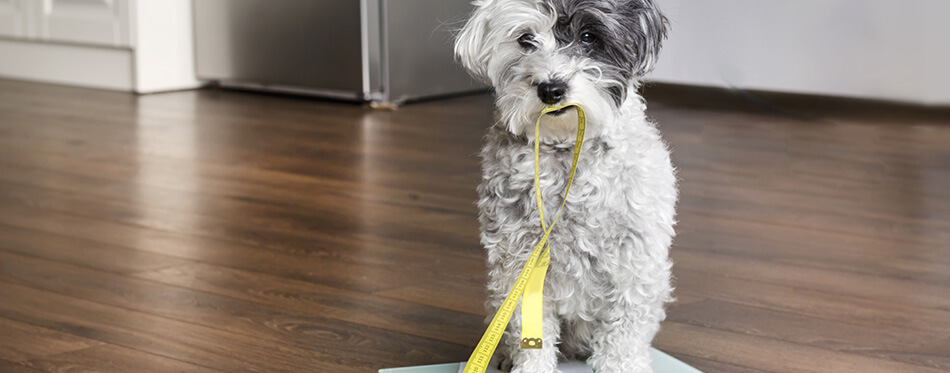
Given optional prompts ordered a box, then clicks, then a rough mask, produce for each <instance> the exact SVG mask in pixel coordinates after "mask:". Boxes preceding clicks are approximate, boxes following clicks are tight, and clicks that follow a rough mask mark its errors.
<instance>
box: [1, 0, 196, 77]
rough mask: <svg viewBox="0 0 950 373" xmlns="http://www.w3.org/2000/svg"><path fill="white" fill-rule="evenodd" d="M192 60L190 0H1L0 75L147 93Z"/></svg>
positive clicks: (187, 70) (187, 73) (190, 73)
mask: <svg viewBox="0 0 950 373" xmlns="http://www.w3.org/2000/svg"><path fill="white" fill-rule="evenodd" d="M194 64H195V63H194V31H193V22H192V0H0V78H13V79H20V80H35V81H42V82H50V83H61V84H69V85H79V86H85V87H95V88H105V89H113V90H122V91H133V92H138V93H151V92H159V91H167V90H178V89H187V88H193V87H197V86H199V84H200V83H199V82H198V80H197V79H196V77H195V73H194Z"/></svg>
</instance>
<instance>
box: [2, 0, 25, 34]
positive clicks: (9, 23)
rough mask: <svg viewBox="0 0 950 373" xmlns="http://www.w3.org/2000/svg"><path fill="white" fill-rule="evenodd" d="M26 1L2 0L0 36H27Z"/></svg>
mask: <svg viewBox="0 0 950 373" xmlns="http://www.w3.org/2000/svg"><path fill="white" fill-rule="evenodd" d="M23 1H24V0H0V36H6V37H14V38H22V37H25V36H26V12H25V11H24V2H23Z"/></svg>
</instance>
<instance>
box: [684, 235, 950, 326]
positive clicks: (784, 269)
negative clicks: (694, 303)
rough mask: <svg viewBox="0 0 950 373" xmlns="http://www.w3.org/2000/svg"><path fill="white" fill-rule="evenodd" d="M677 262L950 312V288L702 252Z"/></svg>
mask: <svg viewBox="0 0 950 373" xmlns="http://www.w3.org/2000/svg"><path fill="white" fill-rule="evenodd" d="M674 259H675V260H676V263H677V265H679V266H680V268H682V269H683V270H688V271H697V272H707V273H715V274H718V275H723V276H728V277H731V278H735V279H744V280H748V281H757V282H761V283H769V284H777V285H782V286H790V287H794V288H805V289H812V290H815V291H820V292H825V293H830V294H840V295H844V296H849V297H858V298H864V299H868V300H877V301H882V302H894V303H900V304H912V305H915V306H917V307H920V308H925V309H936V310H942V311H946V312H950V285H931V284H927V283H922V282H919V281H911V280H904V279H895V278H885V277H880V276H873V275H866V274H856V273H848V272H843V271H832V270H825V269H814V268H807V267H802V266H797V265H790V264H783V263H776V262H771V261H768V260H760V259H753V258H748V257H738V258H736V257H729V256H726V255H720V254H710V253H706V252H703V251H699V250H695V251H694V250H680V251H678V252H676V253H674Z"/></svg>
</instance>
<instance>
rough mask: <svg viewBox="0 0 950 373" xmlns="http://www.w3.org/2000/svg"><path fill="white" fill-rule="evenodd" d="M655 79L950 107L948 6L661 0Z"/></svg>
mask: <svg viewBox="0 0 950 373" xmlns="http://www.w3.org/2000/svg"><path fill="white" fill-rule="evenodd" d="M658 2H659V4H660V6H661V8H662V9H663V10H664V11H665V13H666V15H667V17H668V18H669V19H670V22H671V25H672V33H671V35H670V39H669V40H668V41H667V43H666V44H665V47H664V51H663V53H662V55H661V57H660V62H659V64H658V65H657V68H656V70H655V71H654V72H653V73H652V74H651V75H650V76H649V79H651V80H655V81H662V82H670V83H681V84H694V85H705V86H719V87H738V88H747V89H760V90H770V91H785V92H796V93H813V94H824V95H836V96H854V97H863V98H874V99H885V100H895V101H905V102H913V103H923V104H940V105H950V1H948V0H783V1H777V0H716V1H710V0H658Z"/></svg>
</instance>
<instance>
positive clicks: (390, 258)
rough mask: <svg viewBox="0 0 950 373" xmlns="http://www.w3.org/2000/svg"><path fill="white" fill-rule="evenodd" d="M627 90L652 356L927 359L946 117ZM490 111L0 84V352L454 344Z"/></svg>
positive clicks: (471, 262) (254, 361)
mask: <svg viewBox="0 0 950 373" xmlns="http://www.w3.org/2000/svg"><path fill="white" fill-rule="evenodd" d="M647 96H648V97H649V98H650V104H651V110H650V114H651V115H652V116H653V117H655V118H656V119H657V120H658V121H659V122H660V123H661V127H662V128H663V130H664V133H665V135H666V137H667V139H668V140H669V142H670V144H671V146H672V148H673V149H674V161H675V163H676V164H677V166H678V167H679V169H680V173H679V175H680V177H681V178H682V182H681V188H682V201H681V203H680V207H679V211H680V215H679V217H680V224H679V226H678V231H679V236H678V238H677V239H676V242H675V246H674V250H673V257H674V259H675V262H676V267H675V269H674V272H675V276H676V283H677V290H676V293H677V295H678V298H679V301H678V302H677V303H675V304H674V305H672V306H671V308H670V312H669V319H668V321H666V322H665V323H664V326H663V330H662V332H661V333H660V335H659V336H658V337H657V339H656V343H655V344H656V346H657V347H658V348H660V349H662V350H664V351H667V352H668V353H670V354H672V355H674V356H676V357H678V358H680V359H682V360H685V361H687V362H689V363H691V364H693V365H695V366H697V367H699V368H701V369H704V370H706V371H708V372H864V373H866V372H935V371H950V115H947V111H939V110H914V109H909V108H905V107H898V106H890V105H883V104H874V103H870V104H869V103H855V102H845V101H832V102H830V103H829V102H822V101H815V99H798V98H788V97H786V98H784V99H780V98H775V97H771V96H762V97H759V98H758V99H757V100H760V101H746V100H741V99H739V98H737V97H733V96H727V95H722V94H720V93H716V92H697V91H693V90H683V89H678V88H670V87H656V88H653V89H650V90H648V92H647ZM763 97H764V98H763ZM753 103H754V104H753ZM490 106H491V104H490V99H489V98H488V97H487V96H472V97H464V98H457V99H451V100H445V101H436V102H430V103H421V104H416V105H411V106H407V107H404V108H402V109H400V110H398V111H395V112H389V111H371V110H368V109H365V108H363V107H360V106H354V105H348V104H336V103H325V102H319V101H314V100H305V99H296V98H287V97H275V96H263V95H254V94H246V93H235V92H218V91H198V92H179V93H169V94H159V95H151V96H143V97H136V96H131V95H126V94H120V93H111V92H104V91H95V90H83V89H77V88H65V87H57V86H48V85H39V84H30V83H19V82H10V81H0V371H4V372H7V371H10V372H34V371H57V372H58V371H110V372H151V371H171V372H182V371H189V372H212V371H220V372H242V371H257V372H304V371H308V372H344V373H345V372H372V371H375V370H376V369H379V368H383V367H393V366H404V365H416V364H428V363H441V362H452V361H461V360H464V359H466V358H467V357H468V354H469V352H470V350H471V348H472V346H473V345H474V344H475V342H476V341H477V340H478V338H479V336H480V334H481V332H482V328H483V318H484V315H483V309H482V306H481V304H482V297H483V291H482V283H483V281H484V271H485V268H484V264H483V257H482V252H481V250H480V248H479V245H478V239H477V223H476V220H475V209H474V206H473V201H474V199H475V193H474V186H475V184H476V182H477V180H478V175H479V172H478V164H477V162H478V161H477V158H476V157H475V156H474V154H475V153H476V152H477V149H478V146H479V142H480V138H481V135H482V134H483V131H484V127H485V125H486V124H487V123H488V122H489V120H490V118H491V115H490ZM83 369H85V370H83Z"/></svg>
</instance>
